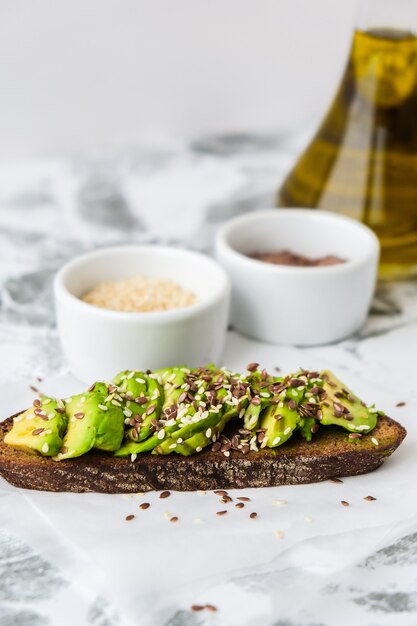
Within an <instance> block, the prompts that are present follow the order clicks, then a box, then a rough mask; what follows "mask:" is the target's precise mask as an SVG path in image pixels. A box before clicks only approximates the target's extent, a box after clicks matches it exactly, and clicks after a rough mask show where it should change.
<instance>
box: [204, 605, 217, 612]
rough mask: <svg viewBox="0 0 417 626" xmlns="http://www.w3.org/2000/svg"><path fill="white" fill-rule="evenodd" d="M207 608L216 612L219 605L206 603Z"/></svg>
mask: <svg viewBox="0 0 417 626" xmlns="http://www.w3.org/2000/svg"><path fill="white" fill-rule="evenodd" d="M206 609H207V610H208V611H212V612H213V613H215V612H216V611H217V606H214V604H206Z"/></svg>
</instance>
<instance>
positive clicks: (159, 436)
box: [157, 428, 165, 439]
mask: <svg viewBox="0 0 417 626" xmlns="http://www.w3.org/2000/svg"><path fill="white" fill-rule="evenodd" d="M157 437H158V439H163V438H164V437H165V431H164V429H163V428H161V430H160V431H159V432H158V435H157Z"/></svg>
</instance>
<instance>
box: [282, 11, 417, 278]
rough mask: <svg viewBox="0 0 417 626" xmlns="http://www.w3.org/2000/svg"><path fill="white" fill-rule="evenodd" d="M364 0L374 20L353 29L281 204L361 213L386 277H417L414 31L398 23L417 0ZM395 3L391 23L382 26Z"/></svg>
mask: <svg viewBox="0 0 417 626" xmlns="http://www.w3.org/2000/svg"><path fill="white" fill-rule="evenodd" d="M363 4H364V5H366V9H367V10H368V11H369V8H371V9H372V10H373V13H372V19H369V13H367V19H368V23H370V27H369V28H366V27H365V28H361V29H358V30H356V32H355V33H354V37H353V43H352V47H351V51H350V56H349V61H348V63H347V67H346V70H345V73H344V75H343V78H342V82H341V84H340V86H339V89H338V91H337V93H336V96H335V98H334V100H333V103H332V104H331V106H330V109H329V111H328V113H327V116H326V117H325V119H324V121H323V122H322V124H321V126H320V128H319V130H318V131H317V133H316V135H315V137H314V138H313V140H312V142H311V143H310V145H309V146H308V147H307V149H306V150H305V152H304V153H303V154H302V155H301V157H300V158H299V160H298V162H297V163H296V165H295V167H294V169H293V170H292V171H291V172H290V174H289V175H288V177H287V179H286V180H285V181H284V184H283V186H282V188H281V189H280V191H279V194H278V204H279V205H280V206H289V207H291V206H294V207H312V208H313V207H317V208H320V209H326V210H330V211H336V212H339V213H343V214H346V215H350V216H351V217H354V218H357V219H358V220H361V221H362V222H364V223H365V224H367V225H368V226H370V227H371V228H372V229H373V230H374V231H375V232H376V234H377V235H378V237H379V239H380V242H381V247H382V251H381V265H380V275H381V277H382V278H407V277H417V36H416V33H415V32H412V31H409V30H406V29H403V28H398V27H397V24H396V22H397V23H398V21H399V20H400V21H401V20H402V19H403V18H404V17H406V16H405V15H404V13H406V12H407V11H404V12H403V14H402V13H401V7H402V5H403V8H405V9H407V8H408V9H409V8H410V6H411V8H412V9H413V10H414V19H411V18H410V19H409V20H408V23H409V24H413V23H414V24H417V0H416V1H413V2H410V1H409V0H391V1H390V2H384V0H379V4H377V3H376V2H369V0H368V2H364V3H363ZM390 4H392V9H393V11H394V10H395V7H396V9H397V11H396V14H395V13H392V15H393V16H395V17H393V22H394V26H393V27H391V25H390V22H388V23H387V22H382V26H381V25H379V26H377V24H378V11H379V9H380V8H381V5H384V6H385V8H386V7H387V5H390ZM382 13H383V14H384V12H382ZM388 13H389V11H388ZM382 19H383V18H382ZM405 21H406V22H407V20H405Z"/></svg>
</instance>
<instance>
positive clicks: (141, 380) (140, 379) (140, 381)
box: [135, 378, 146, 385]
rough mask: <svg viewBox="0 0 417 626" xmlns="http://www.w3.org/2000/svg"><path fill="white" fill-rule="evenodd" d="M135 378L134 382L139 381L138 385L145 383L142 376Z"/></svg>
mask: <svg viewBox="0 0 417 626" xmlns="http://www.w3.org/2000/svg"><path fill="white" fill-rule="evenodd" d="M135 380H136V382H137V383H139V384H140V385H141V384H144V383H146V380H145V379H144V378H135Z"/></svg>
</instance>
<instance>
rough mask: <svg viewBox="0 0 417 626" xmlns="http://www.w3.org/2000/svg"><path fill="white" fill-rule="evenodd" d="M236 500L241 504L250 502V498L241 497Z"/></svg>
mask: <svg viewBox="0 0 417 626" xmlns="http://www.w3.org/2000/svg"><path fill="white" fill-rule="evenodd" d="M236 500H240V501H241V502H250V498H247V497H246V496H239V498H236Z"/></svg>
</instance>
